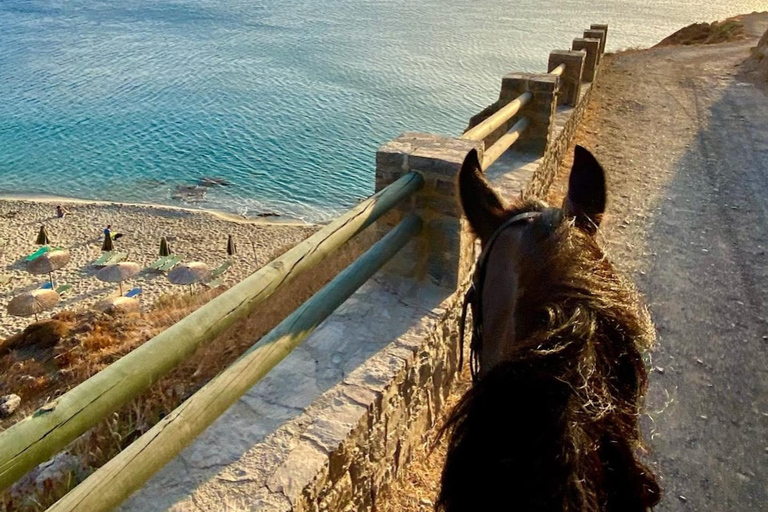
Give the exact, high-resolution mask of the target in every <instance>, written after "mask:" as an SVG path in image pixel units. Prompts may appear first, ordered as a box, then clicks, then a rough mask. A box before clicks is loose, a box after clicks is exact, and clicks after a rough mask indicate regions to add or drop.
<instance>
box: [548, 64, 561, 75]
mask: <svg viewBox="0 0 768 512" xmlns="http://www.w3.org/2000/svg"><path fill="white" fill-rule="evenodd" d="M563 73H565V64H560V65H559V66H557V67H556V68H555V69H553V70H552V71H550V72H549V74H550V75H555V76H563Z"/></svg>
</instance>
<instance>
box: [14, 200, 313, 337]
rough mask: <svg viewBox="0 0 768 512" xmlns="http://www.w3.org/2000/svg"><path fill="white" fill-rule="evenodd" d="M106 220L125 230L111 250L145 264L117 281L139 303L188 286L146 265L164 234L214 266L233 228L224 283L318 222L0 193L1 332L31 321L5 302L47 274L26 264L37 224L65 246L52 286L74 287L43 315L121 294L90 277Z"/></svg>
mask: <svg viewBox="0 0 768 512" xmlns="http://www.w3.org/2000/svg"><path fill="white" fill-rule="evenodd" d="M57 204H63V205H64V207H65V209H66V210H67V211H68V212H69V213H68V214H67V215H66V216H65V217H64V218H57V217H56V215H55V206H56V205H57ZM107 224H111V226H112V232H113V233H122V234H123V237H122V238H120V239H119V240H117V241H115V249H116V250H118V251H120V252H126V253H128V256H127V258H126V259H125V261H132V262H136V263H138V264H139V265H140V266H141V268H142V269H144V270H142V271H141V272H140V273H139V274H137V275H136V276H134V277H133V278H131V279H130V280H128V281H126V282H125V283H124V284H123V290H124V291H127V290H129V289H131V288H134V287H141V288H142V290H143V292H142V294H141V298H140V300H141V304H142V306H143V307H144V308H146V307H148V306H150V305H151V304H152V303H154V302H155V301H156V300H157V299H158V298H159V297H160V296H162V295H164V294H168V293H175V292H181V291H189V289H188V288H187V287H179V286H174V285H172V284H171V283H170V282H169V281H168V279H167V277H166V275H165V274H164V273H161V272H157V271H153V270H147V269H146V267H147V266H148V265H150V264H151V263H152V262H154V261H155V260H157V258H158V257H159V254H158V251H159V246H160V238H161V237H163V236H165V237H166V238H167V239H168V241H169V243H170V245H171V248H172V250H173V252H174V254H176V255H178V256H181V257H182V261H183V262H192V261H201V262H204V263H206V264H208V265H209V266H210V267H211V268H216V267H218V266H219V265H220V264H222V263H223V262H225V261H226V260H227V259H228V255H227V252H226V247H227V237H228V235H232V236H233V238H234V240H235V243H236V245H237V250H238V254H237V255H236V256H235V257H234V258H232V262H233V265H232V266H231V267H230V268H229V269H228V270H227V271H226V272H225V273H224V275H223V278H224V283H223V284H224V285H225V286H231V285H232V284H234V283H236V282H238V281H240V280H242V279H243V278H244V277H246V276H247V275H249V274H251V273H252V272H254V271H255V270H257V269H258V268H260V267H261V266H262V265H264V264H265V263H267V262H268V261H270V260H271V259H272V258H273V257H274V256H275V255H276V254H278V253H280V252H282V251H284V250H286V249H287V248H290V247H291V246H293V245H295V244H296V243H298V242H299V241H301V240H303V239H304V238H306V237H307V236H309V235H310V234H311V233H313V232H314V231H315V229H316V228H315V227H313V226H310V225H302V224H299V223H290V222H279V221H278V222H267V221H264V220H261V219H255V220H250V219H237V218H234V217H233V218H228V217H227V216H226V215H223V214H218V213H215V212H204V211H194V210H183V209H175V208H167V207H161V206H143V205H127V204H119V203H114V204H113V203H95V202H74V201H68V202H59V201H58V200H41V199H36V200H28V199H23V200H18V199H13V200H9V199H0V265H1V266H2V268H0V282H2V281H5V280H6V278H10V280H9V282H7V283H5V284H0V338H5V337H7V336H9V335H12V334H14V333H16V332H18V331H20V330H22V329H23V328H24V327H26V326H27V325H29V324H30V323H31V322H32V321H34V319H33V318H23V317H14V316H10V315H9V314H8V313H7V309H6V308H7V305H8V303H9V302H10V300H11V299H12V298H13V297H15V296H16V295H18V294H20V293H22V292H25V291H28V290H32V289H35V288H39V287H40V286H41V285H42V284H43V283H45V282H46V281H47V280H48V277H47V276H46V275H32V274H30V273H29V272H27V271H26V268H25V264H26V261H25V258H26V256H27V255H29V254H30V253H32V252H34V251H35V250H37V249H38V246H37V245H35V243H34V242H35V239H36V237H37V233H38V231H39V229H40V226H41V225H45V227H46V230H47V231H48V234H49V236H50V239H51V245H52V246H56V247H63V248H66V249H68V250H69V251H70V253H71V260H70V262H69V264H67V266H66V267H64V268H63V269H61V270H59V271H57V272H55V273H54V274H53V278H54V282H55V284H56V286H60V285H64V284H68V285H71V286H72V289H71V290H69V291H68V292H67V293H65V294H64V295H63V296H62V300H61V302H60V303H59V304H58V306H57V307H56V308H55V309H53V310H51V311H50V312H46V313H44V314H41V315H40V318H41V319H42V318H47V317H49V316H50V315H52V314H55V313H56V312H58V311H61V310H63V309H69V310H80V309H84V308H88V307H91V306H93V305H94V304H95V303H97V302H98V301H100V300H102V299H104V298H107V297H109V296H113V295H118V294H119V291H118V285H117V284H111V283H104V282H102V281H99V280H98V279H97V278H96V273H97V272H98V270H99V268H98V267H95V266H94V265H92V263H93V262H94V260H96V259H97V258H98V257H99V256H100V255H101V254H102V252H101V244H102V241H103V234H102V231H103V230H104V227H105V226H106V225H107ZM196 286H199V285H196Z"/></svg>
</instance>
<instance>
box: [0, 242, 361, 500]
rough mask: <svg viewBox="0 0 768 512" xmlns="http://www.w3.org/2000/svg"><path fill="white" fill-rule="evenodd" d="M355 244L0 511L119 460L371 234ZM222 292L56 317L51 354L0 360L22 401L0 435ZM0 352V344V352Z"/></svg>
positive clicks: (80, 443) (0, 379) (90, 436)
mask: <svg viewBox="0 0 768 512" xmlns="http://www.w3.org/2000/svg"><path fill="white" fill-rule="evenodd" d="M359 238H360V239H359V240H358V242H357V243H353V244H349V245H348V246H346V247H345V248H343V249H342V250H340V251H338V252H337V253H336V254H334V255H333V256H332V257H330V258H329V259H328V260H326V261H325V262H323V263H322V265H321V269H319V270H318V271H317V272H313V271H310V272H308V273H305V274H303V275H300V276H298V277H297V278H296V279H295V280H294V281H293V282H292V283H290V284H289V285H287V286H286V287H285V288H284V289H282V290H280V291H278V292H277V293H275V294H274V295H273V296H272V297H271V298H270V300H269V301H267V302H266V303H265V304H262V305H261V306H259V307H258V308H257V310H256V311H254V313H253V314H252V315H251V316H250V317H249V318H247V319H245V320H244V321H242V322H240V323H238V324H236V325H234V326H232V327H231V328H230V329H228V330H227V331H225V332H224V333H222V334H221V335H220V336H219V337H218V338H217V339H216V340H214V341H213V342H211V343H210V344H208V345H206V346H204V347H201V348H200V349H199V350H198V352H197V353H195V354H194V355H193V356H192V357H190V358H189V359H188V360H187V361H186V362H184V363H183V364H181V365H180V366H179V367H177V368H176V369H175V370H174V371H172V372H171V373H169V374H168V375H166V376H165V377H164V378H162V379H161V380H160V381H159V382H157V383H156V384H155V385H154V386H153V387H152V388H151V389H150V390H149V391H148V392H146V393H144V394H143V395H142V396H141V397H139V398H137V399H136V400H134V401H133V402H131V403H130V404H128V405H127V406H125V407H123V408H122V409H121V410H120V411H118V412H116V413H114V414H113V415H111V416H110V417H109V418H107V419H106V420H104V421H102V422H101V423H100V424H98V425H97V426H95V427H94V428H92V429H91V430H90V431H88V432H87V433H86V434H84V435H83V436H81V437H80V438H79V439H77V440H76V441H75V442H73V443H72V444H71V445H70V446H69V448H68V452H69V453H71V454H73V455H75V456H76V457H77V459H78V460H79V461H81V462H82V465H83V471H76V472H73V473H72V474H68V475H64V476H63V477H62V478H61V479H60V480H58V481H49V482H48V483H45V484H44V485H43V486H42V488H41V487H35V486H34V482H25V483H24V484H23V486H24V489H19V488H17V489H16V492H15V494H14V493H13V492H11V491H6V492H4V493H3V494H0V512H10V511H20V512H21V511H23V512H32V511H35V512H37V511H41V510H44V509H45V508H46V507H48V506H50V505H51V504H52V503H54V502H55V501H56V500H58V499H59V498H61V497H62V496H63V495H64V494H65V493H66V492H67V491H68V490H69V489H71V488H73V487H74V486H75V485H77V484H78V483H79V482H80V481H81V480H82V479H83V478H84V477H85V476H87V473H89V472H91V471H93V470H94V469H95V468H98V467H100V466H101V465H103V464H104V463H106V462H107V461H108V460H109V459H111V458H112V457H114V456H115V455H116V454H118V453H119V452H120V451H121V450H123V449H124V448H125V447H127V446H128V445H129V444H130V443H131V442H133V441H134V440H135V439H136V438H138V437H139V436H140V435H142V434H143V433H144V432H146V431H147V430H149V429H150V428H151V427H152V426H153V425H154V424H155V423H157V422H158V421H159V420H160V419H161V418H162V417H164V416H165V415H166V414H168V413H169V412H170V411H172V410H173V409H175V408H176V407H177V406H178V405H180V404H181V403H182V402H183V401H184V400H185V399H186V398H188V397H189V396H191V395H192V394H193V393H194V392H195V391H197V390H198V389H199V388H200V387H202V386H203V385H204V384H205V383H206V382H207V381H209V380H210V379H211V378H212V377H214V376H215V375H217V374H218V373H219V372H221V371H222V370H223V369H224V368H226V367H227V366H228V365H230V364H231V363H232V362H234V361H235V360H236V359H237V358H238V357H239V356H240V355H241V354H242V353H243V352H245V351H246V350H247V349H248V348H250V347H251V346H252V345H253V344H254V343H255V342H256V341H258V340H259V339H260V338H261V337H262V336H263V335H264V334H266V333H267V332H269V330H270V329H272V328H273V327H274V326H275V325H277V324H278V323H279V322H280V321H281V320H282V319H283V318H285V316H286V315H287V314H289V313H290V312H291V311H293V310H294V309H296V307H297V306H299V305H300V304H301V303H302V302H304V301H305V300H306V299H307V298H309V297H310V296H311V295H312V294H314V293H315V292H316V291H317V290H319V289H320V288H321V287H322V286H323V285H324V284H325V283H327V282H328V281H329V280H330V279H332V278H333V277H334V276H335V275H336V274H337V273H338V272H339V271H340V270H341V269H343V268H344V267H346V266H347V265H348V264H349V263H350V262H351V261H353V260H354V258H356V257H357V256H358V255H359V254H360V252H361V250H362V247H366V246H368V245H370V243H372V241H373V240H374V239H375V235H374V234H372V233H371V234H367V235H364V236H362V237H359ZM286 249H287V248H286ZM280 252H284V251H280ZM277 255H278V254H276V255H275V256H277ZM222 291H223V290H221V289H217V290H202V289H198V290H195V291H194V292H192V293H186V294H179V295H168V296H164V297H161V298H160V299H159V300H158V301H157V302H156V303H155V304H154V306H153V307H152V308H151V309H150V310H148V311H146V312H144V313H135V314H131V315H124V316H110V315H106V314H101V313H96V312H93V311H83V312H70V311H65V312H62V313H60V314H58V315H56V317H55V319H56V320H58V321H59V322H61V323H62V324H63V325H64V326H65V327H66V329H65V331H66V333H67V334H66V335H65V336H63V337H62V339H61V340H60V341H59V342H58V343H56V345H55V346H54V347H53V348H52V349H46V350H32V349H29V348H24V349H17V350H11V351H10V352H8V353H6V354H5V355H3V356H2V357H0V368H2V369H3V371H2V374H0V390H7V392H13V393H16V394H18V395H20V396H21V397H22V399H23V403H22V407H21V409H20V410H19V411H18V412H17V413H16V414H15V415H14V416H13V417H12V418H10V419H6V420H2V421H1V422H0V429H5V428H8V427H9V426H11V425H12V424H13V423H14V422H15V421H18V419H20V418H23V417H24V416H26V415H28V414H29V413H31V412H32V411H34V410H35V409H37V408H39V407H40V406H42V405H43V404H44V403H46V402H47V401H48V400H50V399H52V398H55V397H57V396H59V395H61V394H63V393H65V392H66V391H68V390H69V389H71V388H72V387H74V386H76V385H77V384H79V383H81V382H83V381H84V380H86V379H87V378H89V377H91V376H92V375H94V374H96V373H97V372H98V371H100V370H102V369H104V368H105V367H106V366H108V365H109V364H111V363H112V362H114V361H116V360H118V359H119V358H120V357H122V356H124V355H125V354H127V353H129V352H130V351H132V350H133V349H135V348H136V347H138V346H140V345H142V344H143V343H145V342H146V341H148V340H149V339H151V338H152V337H153V336H155V335H156V334H158V333H160V332H161V331H163V330H164V329H166V328H167V327H169V326H170V325H173V324H174V323H176V322H178V321H179V320H181V319H182V318H184V317H185V316H187V315H188V314H189V313H191V312H192V311H194V310H195V309H197V308H199V307H200V306H202V305H203V304H205V303H207V302H208V301H210V300H211V299H212V298H214V297H215V296H217V295H219V294H220V293H222ZM6 345H7V343H6ZM2 346H3V344H0V349H1V348H2ZM20 493H23V494H24V496H23V499H19V496H20ZM14 495H15V498H14Z"/></svg>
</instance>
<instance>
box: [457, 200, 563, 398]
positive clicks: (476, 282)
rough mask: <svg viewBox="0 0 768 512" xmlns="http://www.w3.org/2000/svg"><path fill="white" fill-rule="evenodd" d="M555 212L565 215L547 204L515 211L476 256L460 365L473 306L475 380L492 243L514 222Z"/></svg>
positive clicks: (461, 329)
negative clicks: (483, 298) (525, 210)
mask: <svg viewBox="0 0 768 512" xmlns="http://www.w3.org/2000/svg"><path fill="white" fill-rule="evenodd" d="M550 212H553V213H555V214H556V215H557V216H558V218H560V217H561V216H562V212H561V211H560V210H557V209H555V208H546V209H544V210H543V211H533V212H525V213H520V214H518V215H515V216H514V217H512V218H510V219H508V220H506V221H505V222H504V223H503V224H502V225H501V226H499V227H498V228H497V229H496V231H494V232H493V234H492V235H491V237H490V238H489V239H488V243H487V244H486V245H485V247H484V248H483V251H482V252H481V253H480V257H479V258H478V259H477V263H476V265H475V272H474V274H473V276H472V283H471V284H470V286H469V290H467V293H466V295H465V296H464V305H463V306H462V308H461V322H460V324H459V368H462V367H463V366H464V338H465V332H466V323H467V312H468V310H469V309H470V308H471V309H472V338H471V340H470V342H469V351H470V356H469V371H470V373H471V374H472V382H474V383H477V381H478V380H479V375H480V352H481V350H482V343H483V314H482V312H483V303H482V297H483V283H484V282H485V274H486V270H487V267H488V259H489V258H490V254H491V251H492V250H493V246H494V244H495V243H496V240H498V239H499V236H501V234H502V233H503V232H504V231H506V230H507V229H509V228H510V227H512V226H515V225H518V224H521V223H523V222H528V221H532V220H533V219H536V218H539V217H542V216H543V215H545V213H550Z"/></svg>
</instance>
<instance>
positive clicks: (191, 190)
mask: <svg viewBox="0 0 768 512" xmlns="http://www.w3.org/2000/svg"><path fill="white" fill-rule="evenodd" d="M207 192H208V189H207V188H206V187H201V186H198V185H179V186H177V187H176V190H174V192H173V194H172V195H171V199H177V200H184V201H196V200H197V201H199V200H202V199H204V198H205V194H206V193H207Z"/></svg>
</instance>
